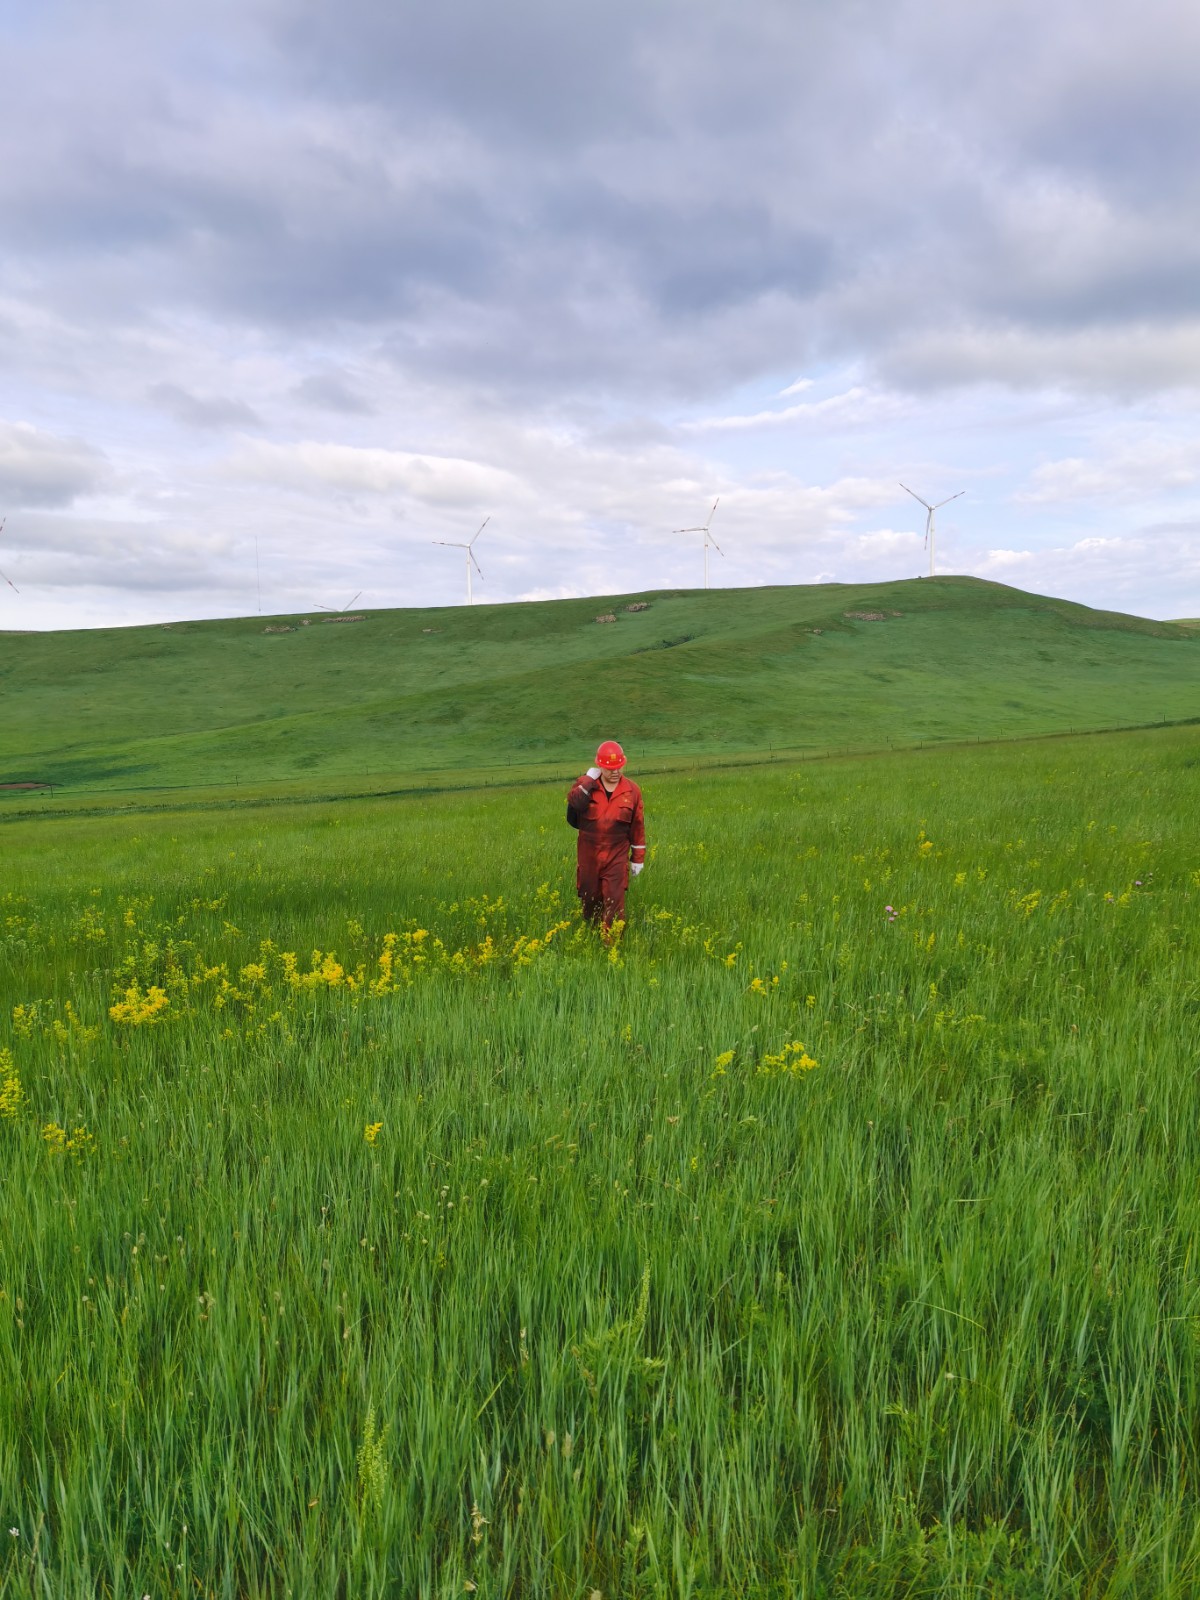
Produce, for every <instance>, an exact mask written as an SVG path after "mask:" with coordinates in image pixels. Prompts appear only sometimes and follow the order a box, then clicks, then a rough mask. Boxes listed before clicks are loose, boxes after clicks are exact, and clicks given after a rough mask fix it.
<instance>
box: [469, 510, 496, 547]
mask: <svg viewBox="0 0 1200 1600" xmlns="http://www.w3.org/2000/svg"><path fill="white" fill-rule="evenodd" d="M491 520H492V519H491V517H484V519H483V521H482V522H481V523H480V524H479V533H482V532H483V530H484V529H485V528H486V527H487V525H488V523H489V522H490V521H491ZM479 533H477V534H476V535H475V539H478V537H479ZM475 539H472V540H471V544H474V543H475ZM467 548H468V549H470V545H468V547H467Z"/></svg>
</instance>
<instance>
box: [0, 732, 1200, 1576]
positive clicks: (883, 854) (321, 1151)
mask: <svg viewBox="0 0 1200 1600" xmlns="http://www.w3.org/2000/svg"><path fill="white" fill-rule="evenodd" d="M647 810H648V820H649V826H650V837H651V841H652V850H651V855H650V865H649V867H648V869H647V871H646V873H645V875H644V877H643V879H642V880H641V881H640V883H639V884H638V885H636V887H635V890H634V892H633V893H632V895H631V922H630V926H629V928H628V930H627V934H626V937H625V940H624V943H623V944H622V945H621V946H620V947H619V948H618V949H616V950H607V949H605V948H604V947H603V946H602V945H600V944H599V943H598V942H597V941H595V940H594V939H593V938H591V937H585V936H584V935H583V933H582V931H581V930H580V929H579V928H578V926H577V925H576V923H575V922H574V921H573V919H572V909H573V907H572V899H573V897H572V893H571V869H570V849H571V837H570V835H569V834H568V831H567V829H566V827H565V825H564V823H563V818H562V793H561V790H559V789H552V788H541V789H537V788H535V789H528V790H524V791H493V792H490V793H487V794H466V795H460V796H445V797H442V798H441V799H439V800H438V801H437V803H436V804H431V803H430V802H428V801H420V800H414V801H406V802H391V803H389V802H383V801H372V802H362V803H358V804H356V805H353V806H349V805H343V806H319V805H309V806H306V807H297V808H288V807H283V806H280V807H275V808H272V809H270V810H269V811H263V812H254V811H245V812H242V813H239V814H237V815H232V816H222V815H212V814H209V815H205V814H199V813H197V814H194V815H190V816H188V815H172V816H140V817H129V818H115V819H109V820H102V821H96V820H91V821H86V820H84V821H76V820H71V819H53V818H50V819H47V820H45V821H30V822H10V823H8V824H5V825H4V826H3V828H0V835H2V844H3V849H4V860H5V887H4V891H3V897H2V899H0V1019H3V1020H2V1021H0V1029H2V1031H0V1045H2V1046H3V1047H4V1048H5V1049H6V1050H7V1051H8V1055H6V1056H4V1057H3V1061H4V1066H3V1069H0V1152H2V1159H0V1183H2V1184H3V1193H4V1216H5V1227H4V1229H3V1230H2V1231H0V1521H2V1523H3V1527H2V1528H0V1541H2V1543H3V1549H2V1550H0V1592H2V1593H3V1594H4V1595H5V1596H8V1595H14V1596H15V1595H33V1596H45V1597H47V1600H50V1597H54V1600H60V1597H70V1600H75V1597H83V1596H88V1597H93V1596H114V1597H116V1596H121V1597H125V1596H133V1597H138V1596H142V1595H147V1594H149V1595H153V1596H154V1597H155V1600H159V1597H165V1596H171V1597H176V1596H178V1597H180V1600H182V1597H183V1596H185V1595H188V1596H190V1595H196V1596H220V1597H222V1600H224V1597H229V1600H233V1597H241V1596H255V1597H266V1596H271V1597H275V1596H283V1595H289V1594H290V1595H295V1596H309V1595H322V1596H332V1595H339V1596H346V1597H350V1596H353V1597H356V1600H357V1597H361V1596H381V1597H382V1596H385V1595H404V1596H409V1595H423V1596H447V1597H449V1596H457V1595H462V1594H464V1593H475V1594H478V1595H480V1596H500V1595H505V1596H535V1595H537V1596H542V1595H545V1596H555V1597H557V1596H580V1597H587V1596H591V1595H593V1594H594V1593H595V1592H597V1591H598V1592H599V1593H600V1595H602V1596H604V1597H615V1596H651V1595H655V1596H657V1595H679V1596H685V1595H686V1596H697V1597H699V1596H718V1595H720V1596H734V1595H738V1596H751V1595H753V1596H763V1597H765V1596H779V1597H782V1596H785V1595H789V1596H790V1595H805V1596H831V1597H832V1596H843V1597H850V1596H855V1597H858V1596H873V1597H874V1596H879V1597H882V1596H887V1597H899V1596H918V1595H920V1596H934V1595H938V1596H941V1595H947V1596H949V1595H954V1596H964V1597H965V1596H968V1595H970V1596H980V1595H990V1596H1005V1597H1018V1596H1019V1597H1027V1600H1033V1597H1039V1600H1040V1597H1042V1596H1056V1595H1072V1596H1074V1595H1086V1596H1097V1597H1098V1596H1109V1595H1114V1596H1115V1595H1131V1596H1133V1595H1136V1596H1147V1597H1150V1596H1155V1597H1159V1596H1177V1597H1180V1600H1183V1597H1186V1596H1194V1595H1195V1594H1196V1593H1197V1592H1200V1504H1198V1497H1197V1483H1198V1481H1200V1479H1198V1474H1200V1435H1198V1433H1197V1426H1196V1418H1197V1415H1198V1410H1197V1407H1198V1401H1200V1339H1198V1334H1200V1255H1198V1250H1197V1246H1198V1242H1200V1241H1198V1233H1200V1150H1198V1147H1197V1143H1196V1139H1195V1137H1194V1134H1195V1129H1196V1126H1197V1118H1198V1114H1200V1086H1198V1083H1197V1023H1198V1018H1200V979H1198V977H1197V973H1198V971H1200V961H1198V957H1200V930H1198V926H1197V912H1198V910H1200V840H1198V839H1197V835H1196V827H1195V818H1196V816H1197V813H1198V810H1200V736H1198V735H1197V734H1196V733H1195V732H1193V731H1192V730H1166V731H1163V732H1160V733H1153V734H1151V733H1143V734H1128V735H1120V736H1111V737H1108V738H1105V739H1088V740H1064V741H1055V742H1053V743H1051V744H1038V745H1028V746H1013V747H1009V748H997V749H982V750H980V751H978V752H958V753H956V754H954V755H953V756H952V757H947V756H945V755H935V754H933V753H928V754H918V755H913V754H905V755H895V756H891V757H888V756H883V757H881V758H879V759H877V760H873V761H838V762H828V763H823V764H819V765H812V764H810V765H805V766H803V767H800V768H793V769H788V768H784V769H778V768H763V769H761V770H757V771H756V770H746V771H742V772H726V773H718V774H715V775H712V776H709V777H705V776H703V775H702V776H699V777H685V776H676V777H671V778H661V779H658V780H656V781H655V782H654V783H653V784H650V785H648V787H647ZM889 908H890V909H889ZM5 1530H8V1531H5Z"/></svg>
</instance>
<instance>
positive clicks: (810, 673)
mask: <svg viewBox="0 0 1200 1600" xmlns="http://www.w3.org/2000/svg"><path fill="white" fill-rule="evenodd" d="M633 606H641V607H644V608H643V609H638V610H631V609H628V608H630V607H633ZM606 614H609V615H612V616H614V617H615V618H616V621H614V622H607V623H600V622H597V621H596V620H595V619H596V618H597V616H602V615H606ZM0 710H2V713H3V721H2V724H0V725H2V727H3V735H2V743H0V782H5V783H15V782H20V781H23V780H38V781H42V782H53V783H56V784H61V785H64V786H66V787H67V788H69V789H72V790H84V789H87V790H96V789H100V790H106V789H107V790H113V791H116V790H120V789H125V788H140V787H144V786H152V785H160V784H163V785H166V784H172V785H174V784H201V783H227V782H233V781H234V780H235V779H236V780H238V781H239V782H240V783H242V784H247V783H250V784H253V783H259V782H273V781H278V780H284V779H290V780H303V779H305V778H308V777H314V778H316V777H331V776H337V775H341V774H346V775H351V774H353V775H361V774H363V773H364V772H366V771H370V772H372V773H376V774H380V773H396V774H403V773H413V772H418V771H430V770H435V769H443V770H444V769H463V768H467V767H477V766H480V765H485V766H499V767H507V766H508V765H510V764H511V765H512V766H522V767H526V766H530V765H537V764H540V763H545V762H554V763H563V762H565V763H566V764H568V765H570V764H572V763H574V762H577V761H578V759H579V757H580V755H581V754H586V753H587V751H588V749H589V748H590V747H591V746H592V745H593V744H594V742H595V741H596V739H597V738H598V737H599V736H601V735H608V734H613V735H616V736H617V737H619V738H621V739H622V740H623V741H624V742H625V744H626V746H627V748H629V749H631V751H632V752H633V754H634V756H635V759H642V758H643V757H644V758H646V759H654V758H658V759H662V758H667V757H689V756H702V755H705V754H712V755H730V754H733V753H735V752H743V751H760V750H761V751H765V750H767V749H768V748H769V747H774V748H775V749H777V750H778V749H780V748H784V749H789V750H797V751H800V750H805V749H829V748H845V747H856V748H864V747H872V746H883V745H886V744H887V743H888V742H889V741H893V742H896V743H907V742H913V741H917V740H940V739H959V738H972V737H999V736H1013V735H1017V734H1029V733H1040V732H1054V731H1058V730H1064V731H1065V730H1067V729H1071V728H1074V729H1076V730H1079V729H1090V728H1104V727H1113V726H1123V725H1131V724H1141V723H1151V722H1157V721H1162V720H1170V721H1178V720H1183V719H1187V718H1191V717H1194V716H1200V636H1198V635H1197V634H1196V633H1195V632H1194V631H1193V630H1192V629H1189V628H1188V627H1186V626H1184V625H1182V624H1176V623H1165V622H1149V621H1146V620H1144V619H1141V618H1137V617H1127V616H1121V615H1118V614H1115V613H1110V612H1099V611H1092V610H1089V609H1088V608H1087V607H1085V606H1080V605H1075V604H1072V603H1070V602H1067V601H1062V600H1054V599H1048V598H1045V597H1042V596H1038V595H1032V594H1026V593H1024V592H1023V591H1021V590H1018V589H1011V588H1007V587H1005V586H1003V585H1001V584H994V583H987V582H984V581H982V580H979V579H973V578H935V579H919V580H910V581H906V582H899V583H890V584H874V585H843V584H824V585H819V586H813V587H803V588H768V589H736V590H712V591H709V592H707V593H705V592H703V591H695V590H692V591H671V592H665V593H655V594H645V595H623V596H617V597H614V598H610V599H588V600H567V601H549V602H540V603H530V604H518V605H503V606H500V605H497V606H476V607H474V608H473V609H471V610H467V609H466V608H463V607H457V608H453V609H444V610H415V609H414V610H396V611H369V612H366V613H363V614H362V615H361V617H360V619H359V620H351V619H339V620H333V619H331V618H328V617H323V616H321V615H317V616H312V617H309V618H308V619H304V618H302V617H300V616H296V617H274V618H264V617H245V618H240V619H236V620H231V621H215V622H185V623H176V624H171V625H167V626H162V627H141V628H123V629H100V630H89V631H77V632H61V633H43V634H32V633H31V634H16V633H6V634H0Z"/></svg>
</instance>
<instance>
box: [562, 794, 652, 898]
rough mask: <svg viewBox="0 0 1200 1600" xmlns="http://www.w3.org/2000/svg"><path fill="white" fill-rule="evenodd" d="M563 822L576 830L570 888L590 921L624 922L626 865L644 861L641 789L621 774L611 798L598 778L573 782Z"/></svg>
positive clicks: (644, 825) (644, 831) (627, 878)
mask: <svg viewBox="0 0 1200 1600" xmlns="http://www.w3.org/2000/svg"><path fill="white" fill-rule="evenodd" d="M567 821H568V822H570V823H571V824H572V825H573V826H574V827H577V828H578V829H579V845H578V853H577V866H576V869H575V888H576V892H577V893H578V895H579V899H580V901H581V902H582V905H583V914H584V916H585V917H586V918H587V919H588V921H589V922H595V921H596V920H597V919H599V920H600V921H601V922H602V923H603V925H604V927H606V928H607V927H609V926H610V925H611V924H612V923H613V922H615V921H622V922H623V921H624V920H625V891H626V889H627V888H628V887H629V862H630V858H631V857H632V859H633V860H634V861H645V859H646V818H645V815H644V813H643V810H642V791H641V790H640V789H639V788H638V786H637V784H636V783H633V782H631V781H630V779H628V778H626V777H624V776H622V777H621V778H620V779H619V780H618V782H617V786H616V788H615V789H614V790H613V792H612V794H611V795H610V794H609V793H608V791H607V790H606V789H605V787H604V785H603V783H602V782H601V781H600V779H599V778H589V777H586V776H584V777H582V778H580V779H578V780H577V781H576V783H575V785H574V787H573V788H572V789H571V791H570V793H569V794H568V795H567Z"/></svg>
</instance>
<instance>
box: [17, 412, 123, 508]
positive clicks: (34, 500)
mask: <svg viewBox="0 0 1200 1600" xmlns="http://www.w3.org/2000/svg"><path fill="white" fill-rule="evenodd" d="M109 476H110V468H109V464H108V462H107V460H106V459H105V457H104V456H103V455H102V454H101V452H100V451H98V450H95V449H93V447H92V446H91V445H89V444H87V443H85V442H84V440H82V439H70V438H60V437H58V436H57V435H55V434H52V433H46V432H44V431H42V430H41V429H39V428H34V427H31V426H30V425H29V424H28V423H25V422H7V423H0V495H2V496H3V499H4V503H5V505H7V506H67V505H70V504H71V502H72V501H74V500H77V499H79V498H80V496H82V495H86V494H90V493H94V492H95V491H96V490H98V489H100V488H102V487H103V486H104V484H105V483H106V482H107V481H108V478H109Z"/></svg>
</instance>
